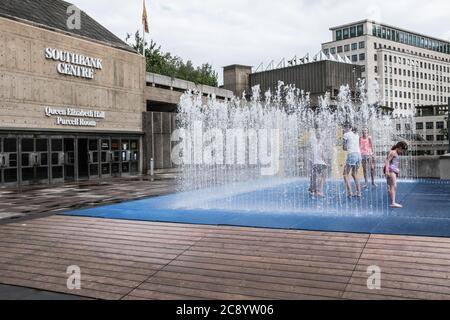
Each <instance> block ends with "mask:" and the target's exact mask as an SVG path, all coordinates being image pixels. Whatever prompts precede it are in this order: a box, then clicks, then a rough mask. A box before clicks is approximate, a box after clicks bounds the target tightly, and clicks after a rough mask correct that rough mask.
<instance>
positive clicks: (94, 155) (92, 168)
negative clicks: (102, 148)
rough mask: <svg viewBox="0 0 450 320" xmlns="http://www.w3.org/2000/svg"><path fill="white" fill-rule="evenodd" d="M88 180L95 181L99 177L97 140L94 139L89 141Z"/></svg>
mask: <svg viewBox="0 0 450 320" xmlns="http://www.w3.org/2000/svg"><path fill="white" fill-rule="evenodd" d="M88 144H89V157H88V161H89V178H90V179H95V178H98V177H99V163H100V157H99V150H98V149H99V140H98V139H97V138H95V139H89V142H88Z"/></svg>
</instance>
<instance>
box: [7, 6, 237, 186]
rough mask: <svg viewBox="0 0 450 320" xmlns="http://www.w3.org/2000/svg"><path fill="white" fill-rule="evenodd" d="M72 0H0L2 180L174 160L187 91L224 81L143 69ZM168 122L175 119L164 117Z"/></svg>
mask: <svg viewBox="0 0 450 320" xmlns="http://www.w3.org/2000/svg"><path fill="white" fill-rule="evenodd" d="M69 6H70V3H67V2H65V1H60V0H41V1H22V0H5V1H4V2H2V3H1V4H0V187H17V186H24V185H30V184H47V183H59V182H67V181H78V180H84V179H102V178H107V177H115V176H128V175H139V174H142V173H146V172H147V170H148V168H149V162H150V159H153V160H154V162H155V168H171V167H172V163H171V161H170V152H171V142H170V134H171V132H172V131H173V130H174V128H175V121H174V119H175V113H174V112H175V111H176V106H177V104H178V103H179V101H180V96H181V95H182V94H183V93H184V92H185V91H186V90H191V89H192V90H198V91H202V92H203V94H204V95H208V94H211V95H213V94H214V95H216V96H217V97H218V98H222V99H226V98H230V97H231V96H232V93H231V92H229V91H226V90H221V89H219V88H211V87H205V86H197V85H195V84H193V83H190V82H186V81H181V80H177V79H172V78H170V77H164V76H158V75H155V74H151V73H147V72H146V63H145V59H144V57H143V56H142V55H140V54H138V53H137V52H136V51H135V50H134V49H133V48H131V47H130V46H128V45H127V44H126V43H124V42H123V41H122V40H120V39H119V38H117V37H116V36H115V35H114V34H112V33H111V32H109V31H108V30H107V29H105V28H104V27H103V26H101V25H100V24H99V23H97V22H96V21H95V20H93V19H92V18H90V17H89V16H88V15H87V14H86V13H84V12H82V11H81V15H80V17H81V28H80V29H77V28H75V29H68V27H67V25H66V22H67V19H68V17H69V15H68V14H67V12H68V9H69ZM167 121H169V122H167Z"/></svg>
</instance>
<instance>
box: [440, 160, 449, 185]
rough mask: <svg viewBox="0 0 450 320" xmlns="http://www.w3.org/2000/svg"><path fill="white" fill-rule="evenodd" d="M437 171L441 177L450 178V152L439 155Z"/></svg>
mask: <svg viewBox="0 0 450 320" xmlns="http://www.w3.org/2000/svg"><path fill="white" fill-rule="evenodd" d="M439 171H440V173H441V179H443V180H444V179H445V180H450V154H447V155H445V156H442V157H440V161H439Z"/></svg>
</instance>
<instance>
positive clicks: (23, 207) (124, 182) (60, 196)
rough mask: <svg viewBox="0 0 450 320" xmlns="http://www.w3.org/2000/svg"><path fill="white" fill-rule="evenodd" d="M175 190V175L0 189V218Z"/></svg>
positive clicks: (48, 212) (88, 205)
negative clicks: (20, 188) (19, 190)
mask: <svg viewBox="0 0 450 320" xmlns="http://www.w3.org/2000/svg"><path fill="white" fill-rule="evenodd" d="M174 191H175V180H174V175H172V174H170V173H169V174H159V175H156V176H155V177H154V178H153V179H151V178H150V177H146V176H144V177H133V178H131V177H130V178H111V179H106V180H99V181H84V182H80V183H69V184H62V185H56V186H39V187H36V186H31V187H27V188H24V189H23V190H21V192H18V190H15V189H0V221H2V220H3V221H4V222H5V220H6V221H10V220H11V219H18V218H30V217H39V216H43V215H51V214H55V213H59V212H62V211H68V210H73V209H78V208H89V207H94V206H99V205H105V204H112V203H119V202H124V201H128V200H136V199H141V198H146V197H150V196H156V195H162V194H168V193H172V192H174Z"/></svg>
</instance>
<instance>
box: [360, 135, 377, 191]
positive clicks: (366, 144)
mask: <svg viewBox="0 0 450 320" xmlns="http://www.w3.org/2000/svg"><path fill="white" fill-rule="evenodd" d="M359 146H360V149H361V157H362V167H363V172H364V181H365V184H364V189H368V188H369V172H368V171H369V170H370V177H371V179H372V186H374V187H376V186H377V185H376V184H375V152H374V148H373V140H372V137H371V136H370V135H369V129H368V128H364V130H363V132H362V137H361V138H360V139H359Z"/></svg>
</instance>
